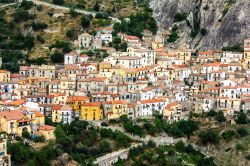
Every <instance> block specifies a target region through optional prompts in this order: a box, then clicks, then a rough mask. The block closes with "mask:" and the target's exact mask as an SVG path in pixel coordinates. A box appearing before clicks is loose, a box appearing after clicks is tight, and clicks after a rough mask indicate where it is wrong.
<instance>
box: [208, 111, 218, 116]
mask: <svg viewBox="0 0 250 166" xmlns="http://www.w3.org/2000/svg"><path fill="white" fill-rule="evenodd" d="M206 115H207V116H208V117H215V116H216V115H217V112H216V111H215V110H210V111H209V112H207V113H206Z"/></svg>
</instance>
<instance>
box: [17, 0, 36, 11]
mask: <svg viewBox="0 0 250 166" xmlns="http://www.w3.org/2000/svg"><path fill="white" fill-rule="evenodd" d="M33 5H34V3H33V2H32V1H26V0H23V1H22V2H21V4H20V7H22V8H23V9H24V10H29V9H31V8H32V6H33Z"/></svg>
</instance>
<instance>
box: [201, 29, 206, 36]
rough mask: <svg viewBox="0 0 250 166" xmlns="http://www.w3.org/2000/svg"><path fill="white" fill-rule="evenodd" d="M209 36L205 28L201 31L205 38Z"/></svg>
mask: <svg viewBox="0 0 250 166" xmlns="http://www.w3.org/2000/svg"><path fill="white" fill-rule="evenodd" d="M206 34H207V30H206V29H205V28H202V29H201V35H202V36H205V35H206Z"/></svg>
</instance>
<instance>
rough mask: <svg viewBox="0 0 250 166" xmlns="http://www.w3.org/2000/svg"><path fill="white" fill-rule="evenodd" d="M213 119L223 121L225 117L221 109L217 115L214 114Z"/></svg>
mask: <svg viewBox="0 0 250 166" xmlns="http://www.w3.org/2000/svg"><path fill="white" fill-rule="evenodd" d="M215 120H216V121H217V122H219V123H222V122H225V121H226V118H225V116H224V113H223V112H222V111H219V112H218V113H217V115H216V116H215Z"/></svg>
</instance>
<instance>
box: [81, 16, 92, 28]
mask: <svg viewBox="0 0 250 166" xmlns="http://www.w3.org/2000/svg"><path fill="white" fill-rule="evenodd" d="M81 25H82V27H83V28H88V27H89V26H90V18H89V17H87V16H82V18H81Z"/></svg>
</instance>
